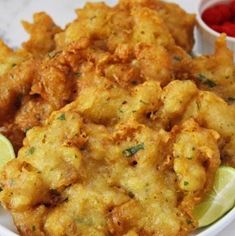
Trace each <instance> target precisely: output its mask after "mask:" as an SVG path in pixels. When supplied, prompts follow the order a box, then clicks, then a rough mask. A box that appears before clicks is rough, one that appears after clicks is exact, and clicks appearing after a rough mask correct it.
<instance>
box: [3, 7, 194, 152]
mask: <svg viewBox="0 0 235 236" xmlns="http://www.w3.org/2000/svg"><path fill="white" fill-rule="evenodd" d="M158 4H160V5H161V8H164V9H165V8H167V6H168V4H166V3H160V2H159V3H158ZM160 5H159V6H160ZM175 7H176V6H175ZM176 8H177V9H178V7H176ZM178 11H179V10H177V12H178ZM77 12H78V19H76V20H75V21H74V22H72V23H71V24H70V25H68V26H67V28H66V29H65V30H64V31H61V29H60V28H59V27H58V26H56V25H55V24H54V23H53V21H52V19H51V18H50V17H49V16H47V15H46V14H45V13H37V14H35V15H34V23H33V24H30V23H27V22H23V25H24V27H25V28H26V30H27V31H28V32H29V33H30V34H31V37H30V39H29V41H28V42H26V43H24V44H23V49H20V50H17V51H16V52H13V51H11V50H10V49H9V48H7V47H6V46H5V45H4V44H2V46H1V48H2V49H1V50H2V60H3V59H4V63H3V64H2V69H1V68H0V70H1V71H2V72H1V80H0V91H1V94H2V96H1V97H0V127H1V128H0V130H1V132H2V133H3V134H4V135H6V136H7V137H8V138H9V139H10V140H11V141H12V143H13V145H14V147H15V151H17V150H18V149H19V148H20V147H21V146H22V138H23V137H24V134H25V132H26V131H27V130H28V129H30V128H32V127H34V126H37V125H41V124H43V123H44V121H45V119H46V118H47V117H48V116H49V114H50V113H51V112H52V111H54V110H58V109H60V108H62V107H63V106H64V105H66V104H68V103H70V102H71V101H73V100H74V99H75V98H76V95H77V93H78V92H79V91H80V88H79V84H78V83H77V82H78V80H79V77H80V76H83V75H84V76H85V74H86V72H87V71H89V70H91V71H93V70H96V71H98V72H99V73H100V74H103V75H104V76H105V77H107V78H109V79H110V80H115V81H116V82H118V83H119V84H120V85H121V86H122V87H128V86H130V84H133V85H134V84H138V83H142V82H143V81H145V80H152V79H153V80H158V81H160V82H161V85H166V84H167V83H169V82H170V81H171V80H172V79H174V74H175V72H177V75H178V76H180V75H183V71H184V69H182V68H188V69H189V68H190V66H191V64H192V62H191V59H190V57H189V56H188V55H187V53H185V52H184V50H183V49H181V48H180V47H178V46H177V45H176V44H175V43H174V38H173V37H172V35H171V34H170V32H169V31H168V27H167V26H166V25H165V24H164V22H163V20H164V19H163V18H162V16H161V15H162V14H160V13H161V12H162V11H160V10H159V11H158V9H156V8H154V9H153V8H151V7H150V5H149V4H147V5H146V6H144V7H143V6H141V5H138V4H137V5H136V6H133V7H132V8H129V7H124V6H123V4H122V3H121V4H119V5H117V6H116V7H109V6H107V5H105V4H104V3H96V4H94V3H93V4H91V3H90V4H87V5H86V6H85V7H84V8H83V9H80V10H78V11H77ZM181 13H182V14H183V15H182V16H184V17H183V19H184V18H185V19H187V18H191V17H192V16H190V15H187V14H186V13H184V12H183V10H181ZM169 14H173V12H171V13H169ZM192 18H193V17H192ZM123 19H125V20H123ZM186 21H188V20H186ZM177 22H178V21H177ZM178 26H179V25H178V23H176V28H177V27H178ZM84 29H86V30H84ZM191 29H193V20H192V21H191ZM192 37H193V36H192V35H191V38H192ZM190 40H191V39H190ZM190 40H189V39H186V41H188V42H189V41H190ZM176 41H177V40H176ZM186 41H185V43H186ZM189 44H190V43H189ZM180 45H181V44H180ZM177 55H178V57H179V55H180V57H181V58H182V61H181V62H180V61H176V60H175V58H177ZM0 59H1V58H0ZM186 64H187V66H184V65H186ZM156 75H157V76H156ZM13 127H14V129H13ZM15 132H16V133H18V134H19V135H17V136H15V135H14V133H15Z"/></svg>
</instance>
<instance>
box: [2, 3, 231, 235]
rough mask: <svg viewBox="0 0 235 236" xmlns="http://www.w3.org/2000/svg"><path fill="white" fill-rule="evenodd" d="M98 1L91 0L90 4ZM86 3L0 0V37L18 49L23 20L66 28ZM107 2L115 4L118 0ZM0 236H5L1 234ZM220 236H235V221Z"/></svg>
mask: <svg viewBox="0 0 235 236" xmlns="http://www.w3.org/2000/svg"><path fill="white" fill-rule="evenodd" d="M98 1H99V0H90V2H98ZM171 1H172V2H177V3H180V5H181V6H182V7H184V8H185V9H186V10H188V11H190V12H194V11H195V9H196V7H197V2H198V1H199V0H171ZM85 2H86V0H0V37H1V38H2V39H3V40H4V41H5V42H6V43H7V44H8V45H10V46H11V47H18V46H19V45H20V44H21V43H22V42H23V41H24V40H26V39H27V37H28V36H27V34H26V33H25V31H24V30H23V28H22V26H21V24H20V21H21V20H29V21H31V20H32V14H33V13H34V12H38V11H46V12H47V13H49V15H50V16H52V18H53V19H54V21H55V22H56V24H58V25H60V26H61V27H64V26H65V25H66V24H67V23H68V22H70V21H71V20H73V19H74V18H75V16H76V15H75V12H74V9H76V8H77V7H78V6H82V5H83V4H84V3H85ZM107 2H109V3H110V4H114V3H115V2H116V0H108V1H107ZM1 223H2V222H1V220H0V224H1ZM0 236H5V235H1V234H0ZM218 236H235V221H234V222H233V223H232V224H230V225H229V226H228V227H227V228H226V229H225V230H223V231H222V232H221V233H220V234H218Z"/></svg>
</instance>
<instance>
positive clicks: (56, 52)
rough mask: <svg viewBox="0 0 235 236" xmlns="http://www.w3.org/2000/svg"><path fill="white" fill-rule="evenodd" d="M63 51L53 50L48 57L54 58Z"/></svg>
mask: <svg viewBox="0 0 235 236" xmlns="http://www.w3.org/2000/svg"><path fill="white" fill-rule="evenodd" d="M59 53H61V51H52V52H49V53H48V57H50V58H54V57H55V56H56V55H57V54H59Z"/></svg>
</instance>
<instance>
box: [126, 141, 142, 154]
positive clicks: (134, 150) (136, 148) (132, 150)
mask: <svg viewBox="0 0 235 236" xmlns="http://www.w3.org/2000/svg"><path fill="white" fill-rule="evenodd" d="M140 150H144V143H141V144H138V145H136V146H133V147H130V148H127V149H125V150H124V151H123V152H122V153H123V155H124V156H126V157H131V156H133V155H135V154H136V153H137V152H138V151H140Z"/></svg>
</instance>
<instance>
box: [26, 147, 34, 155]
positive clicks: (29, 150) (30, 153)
mask: <svg viewBox="0 0 235 236" xmlns="http://www.w3.org/2000/svg"><path fill="white" fill-rule="evenodd" d="M34 152H35V147H31V148H30V149H28V151H27V154H28V155H32V154H33V153H34Z"/></svg>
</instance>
